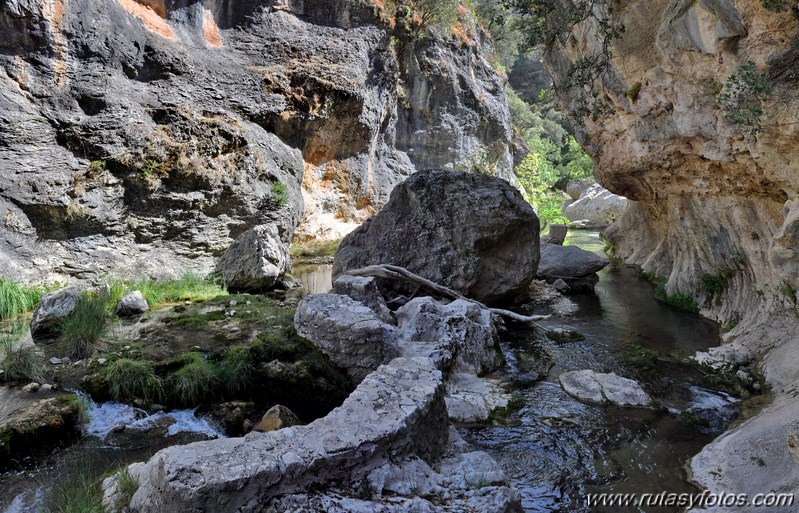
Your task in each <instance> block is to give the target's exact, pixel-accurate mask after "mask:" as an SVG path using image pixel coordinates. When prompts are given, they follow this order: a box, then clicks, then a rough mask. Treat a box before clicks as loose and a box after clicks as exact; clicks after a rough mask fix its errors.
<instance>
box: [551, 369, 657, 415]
mask: <svg viewBox="0 0 799 513" xmlns="http://www.w3.org/2000/svg"><path fill="white" fill-rule="evenodd" d="M559 379H560V384H561V386H562V387H563V390H565V391H566V393H567V394H569V395H570V396H572V397H574V398H576V399H579V400H581V401H588V402H591V403H598V404H607V403H610V404H614V405H616V406H651V405H652V398H651V397H649V394H647V393H646V392H645V391H644V389H643V388H641V385H640V384H638V382H637V381H635V380H632V379H627V378H622V377H621V376H618V375H616V374H615V373H609V374H605V373H599V372H594V371H592V370H581V371H571V372H564V373H563V374H561V375H560V378H559Z"/></svg>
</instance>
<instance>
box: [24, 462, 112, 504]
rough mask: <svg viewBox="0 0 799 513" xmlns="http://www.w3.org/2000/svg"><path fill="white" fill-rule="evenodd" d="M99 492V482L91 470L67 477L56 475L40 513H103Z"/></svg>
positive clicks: (79, 471)
mask: <svg viewBox="0 0 799 513" xmlns="http://www.w3.org/2000/svg"><path fill="white" fill-rule="evenodd" d="M102 498H103V494H102V492H101V490H100V480H99V479H98V478H97V477H95V475H94V472H93V471H92V470H91V468H90V467H89V466H88V465H86V466H85V468H82V469H79V470H78V471H73V472H72V473H70V474H69V475H67V476H63V475H57V477H56V479H55V485H54V486H53V487H52V488H51V489H50V492H49V494H48V496H47V497H46V498H45V500H44V501H43V503H42V504H40V509H39V511H41V512H42V513H105V510H104V508H103V502H102Z"/></svg>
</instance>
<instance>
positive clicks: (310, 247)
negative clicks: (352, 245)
mask: <svg viewBox="0 0 799 513" xmlns="http://www.w3.org/2000/svg"><path fill="white" fill-rule="evenodd" d="M339 245H341V239H338V240H330V241H323V242H306V243H302V244H299V243H298V244H292V245H291V248H290V249H289V253H290V254H291V256H292V258H318V257H328V256H333V255H335V254H336V251H337V250H338V247H339Z"/></svg>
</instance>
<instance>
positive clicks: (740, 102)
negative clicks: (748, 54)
mask: <svg viewBox="0 0 799 513" xmlns="http://www.w3.org/2000/svg"><path fill="white" fill-rule="evenodd" d="M771 90H772V87H771V84H769V82H768V78H767V77H766V75H761V74H760V73H758V71H757V66H756V65H755V63H754V62H752V61H748V62H746V63H745V64H743V65H742V66H740V67H739V68H738V70H737V71H736V72H735V73H733V74H732V75H730V76H729V77H728V78H727V81H726V82H725V83H724V87H723V89H722V90H721V92H720V93H719V94H718V95H717V97H716V100H717V102H718V105H719V106H720V107H721V108H722V109H723V110H724V111H725V112H726V113H727V119H728V120H729V121H730V122H732V123H735V124H736V125H741V126H743V127H746V128H747V129H748V130H749V131H751V132H754V133H757V132H760V131H761V130H762V128H763V127H762V126H761V124H760V119H761V117H762V116H763V113H764V111H763V103H764V101H765V100H766V99H767V95H769V94H770V93H771Z"/></svg>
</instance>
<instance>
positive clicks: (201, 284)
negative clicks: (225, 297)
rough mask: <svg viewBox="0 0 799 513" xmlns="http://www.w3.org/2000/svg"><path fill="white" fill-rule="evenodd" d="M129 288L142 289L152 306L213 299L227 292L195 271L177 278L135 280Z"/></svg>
mask: <svg viewBox="0 0 799 513" xmlns="http://www.w3.org/2000/svg"><path fill="white" fill-rule="evenodd" d="M128 290H138V291H140V292H141V293H142V295H143V296H144V298H145V299H146V300H147V304H149V305H150V306H156V305H159V304H162V303H176V302H179V301H184V300H192V301H197V300H206V299H212V298H215V297H216V296H219V295H222V294H224V293H225V289H224V288H223V287H222V286H220V285H219V284H218V283H217V282H215V281H213V280H211V279H208V278H204V277H202V276H199V275H197V274H193V273H185V274H184V275H183V276H181V277H180V278H178V279H176V280H162V281H157V280H149V279H148V280H138V281H134V282H132V283H130V284H129V285H128Z"/></svg>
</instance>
